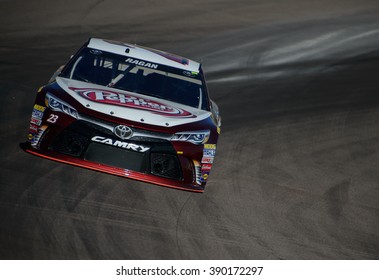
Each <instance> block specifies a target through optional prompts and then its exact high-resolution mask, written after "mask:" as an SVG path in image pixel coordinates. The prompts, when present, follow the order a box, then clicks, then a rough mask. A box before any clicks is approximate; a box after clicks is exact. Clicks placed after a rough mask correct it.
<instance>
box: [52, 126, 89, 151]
mask: <svg viewBox="0 0 379 280" xmlns="http://www.w3.org/2000/svg"><path fill="white" fill-rule="evenodd" d="M87 145H88V138H87V137H85V136H83V135H81V134H79V133H76V132H72V131H69V130H66V131H65V132H64V133H62V134H61V135H60V136H59V137H57V138H56V139H55V141H54V143H53V146H52V148H53V150H54V151H57V152H59V153H62V154H66V155H70V156H75V157H78V156H80V155H81V154H82V153H83V152H84V150H85V149H86V147H87Z"/></svg>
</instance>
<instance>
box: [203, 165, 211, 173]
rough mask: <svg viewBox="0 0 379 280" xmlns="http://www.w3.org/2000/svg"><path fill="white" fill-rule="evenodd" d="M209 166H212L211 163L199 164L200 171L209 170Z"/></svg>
mask: <svg viewBox="0 0 379 280" xmlns="http://www.w3.org/2000/svg"><path fill="white" fill-rule="evenodd" d="M211 168H212V164H203V165H202V166H201V171H208V172H209V171H210V170H211Z"/></svg>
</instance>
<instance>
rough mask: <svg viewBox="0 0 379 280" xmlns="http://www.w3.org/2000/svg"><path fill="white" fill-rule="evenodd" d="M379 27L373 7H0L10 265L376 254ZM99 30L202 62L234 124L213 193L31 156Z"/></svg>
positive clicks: (296, 3) (1, 140)
mask: <svg viewBox="0 0 379 280" xmlns="http://www.w3.org/2000/svg"><path fill="white" fill-rule="evenodd" d="M331 2H332V3H331ZM378 18H379V2H378V1H377V0H372V1H369V0H334V1H329V0H308V1H302V0H288V1H279V0H277V1H275V0H256V1H250V0H249V1H247V0H246V1H243V0H238V1H226V0H218V1H216V0H212V1H204V0H192V1H188V2H182V1H181V2H179V1H173V0H160V1H153V0H151V1H148V0H144V1H124V0H118V1H91V0H84V1H73V0H67V1H56V2H52V1H47V0H35V1H18V0H13V1H10V0H0V91H1V93H0V102H1V103H0V122H1V126H0V135H1V136H0V154H1V162H0V258H2V259H378V258H379V203H378V201H379V172H378V170H379V152H378V149H379V124H378V120H379V83H378V81H379V47H378V46H379V22H378ZM91 36H92V37H100V38H107V39H113V40H120V41H125V42H129V43H137V44H140V45H145V46H148V47H153V48H157V49H162V50H165V51H169V52H172V53H176V54H180V55H183V56H186V57H189V58H192V59H194V60H198V61H201V62H202V63H203V67H204V70H205V72H206V75H207V79H208V83H209V89H210V92H211V96H212V98H213V99H214V100H215V101H216V102H217V103H218V105H219V107H220V111H221V114H222V117H223V126H222V134H221V137H220V141H219V144H218V150H217V156H216V159H215V164H214V168H213V170H212V174H211V176H210V179H209V182H208V185H207V189H206V191H205V193H204V194H196V193H189V192H183V191H178V190H173V189H168V188H163V187H158V186H154V185H149V184H145V183H140V182H136V181H132V180H127V179H123V178H118V177H114V176H111V175H106V174H102V173H97V172H93V171H89V170H85V169H80V168H76V167H72V166H67V165H63V164H59V163H55V162H51V161H48V160H44V159H41V158H37V157H33V156H31V155H28V154H26V153H24V152H23V151H22V150H21V149H20V148H19V146H18V143H19V142H22V141H25V139H26V138H25V137H26V132H27V130H28V123H29V118H30V115H31V111H32V107H33V104H34V98H35V94H36V91H37V89H38V88H39V86H41V85H43V84H45V83H46V82H47V80H48V79H49V77H50V76H51V74H52V73H53V72H54V71H55V69H56V68H57V67H58V66H60V65H61V64H63V63H65V62H66V61H67V60H68V59H69V57H70V55H71V54H73V53H74V52H75V51H76V50H77V49H78V48H79V47H80V46H81V45H82V44H83V43H84V42H85V41H86V40H87V39H88V38H89V37H91Z"/></svg>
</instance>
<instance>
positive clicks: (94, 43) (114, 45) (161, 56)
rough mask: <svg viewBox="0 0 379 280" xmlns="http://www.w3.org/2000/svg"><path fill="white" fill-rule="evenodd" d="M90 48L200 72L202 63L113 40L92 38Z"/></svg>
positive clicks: (89, 43)
mask: <svg viewBox="0 0 379 280" xmlns="http://www.w3.org/2000/svg"><path fill="white" fill-rule="evenodd" d="M87 46H88V47H89V48H93V49H97V50H102V51H106V52H111V53H115V54H119V55H124V56H126V57H132V58H134V59H136V60H142V61H149V62H154V63H158V64H162V65H166V66H171V67H175V68H179V69H183V70H187V71H191V72H200V63H198V62H196V61H193V60H190V59H187V58H184V57H181V56H178V55H174V54H170V53H167V52H163V51H159V50H155V49H151V48H147V47H142V46H138V45H134V44H128V43H123V42H118V41H113V40H106V39H98V38H91V39H90V40H89V41H88V45H87Z"/></svg>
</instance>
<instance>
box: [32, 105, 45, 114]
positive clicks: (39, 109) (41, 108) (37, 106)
mask: <svg viewBox="0 0 379 280" xmlns="http://www.w3.org/2000/svg"><path fill="white" fill-rule="evenodd" d="M34 109H36V110H37V111H40V112H42V113H43V112H45V109H46V107H43V106H41V105H38V104H35V105H34Z"/></svg>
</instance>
